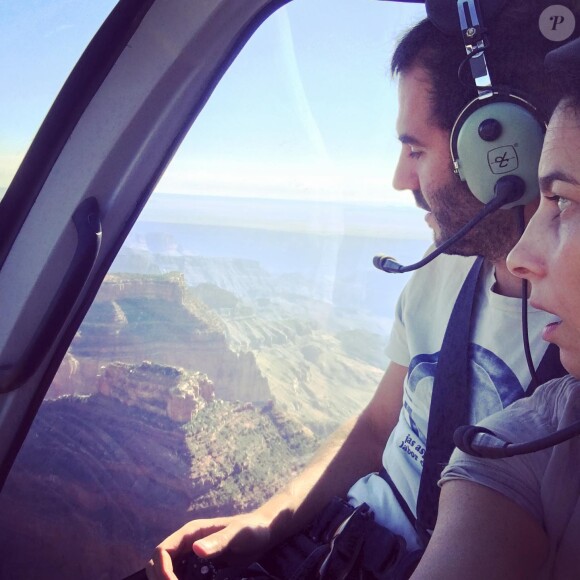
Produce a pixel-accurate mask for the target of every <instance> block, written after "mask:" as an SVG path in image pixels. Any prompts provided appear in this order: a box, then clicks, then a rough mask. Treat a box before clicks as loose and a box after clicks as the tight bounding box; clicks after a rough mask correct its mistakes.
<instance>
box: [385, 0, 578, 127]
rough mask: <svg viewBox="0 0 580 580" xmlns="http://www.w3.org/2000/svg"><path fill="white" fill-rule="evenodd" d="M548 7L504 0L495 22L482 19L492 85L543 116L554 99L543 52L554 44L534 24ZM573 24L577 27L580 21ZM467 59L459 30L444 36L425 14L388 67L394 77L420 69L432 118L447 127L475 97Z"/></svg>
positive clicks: (542, 1)
mask: <svg viewBox="0 0 580 580" xmlns="http://www.w3.org/2000/svg"><path fill="white" fill-rule="evenodd" d="M482 1H483V2H485V0H482ZM559 3H562V4H567V3H568V2H567V1H566V0H563V1H562V2H559ZM546 6H547V3H546V0H508V2H507V3H506V6H505V8H504V9H503V10H502V11H501V12H500V13H499V14H498V15H497V16H496V17H495V18H494V19H493V21H492V22H487V23H484V24H485V25H486V27H487V30H488V38H489V48H488V49H486V52H485V54H486V60H487V66H488V70H489V72H490V76H491V80H492V84H493V86H494V87H495V88H498V89H502V90H507V91H509V92H512V93H518V94H523V95H524V96H525V97H526V98H528V99H529V101H530V102H531V103H532V104H533V105H534V106H535V107H536V108H537V109H538V110H539V111H540V114H541V115H542V116H543V117H544V118H545V120H546V121H547V120H548V118H549V116H550V114H551V113H552V111H553V109H554V107H555V105H556V103H557V99H555V97H554V95H553V91H551V87H550V84H549V82H548V80H547V78H548V76H547V73H546V72H545V69H544V66H543V62H544V57H545V55H546V53H547V52H549V51H550V50H551V49H553V48H555V47H556V45H555V44H554V43H553V42H551V41H550V40H548V39H547V38H545V37H544V36H543V35H542V33H541V32H540V28H539V25H538V20H539V15H540V14H541V12H542V10H543V9H544V8H546ZM575 12H576V13H577V12H578V10H575ZM578 16H580V15H578ZM579 20H580V18H579ZM576 28H580V22H579V23H577V26H576ZM465 60H466V52H465V46H464V44H463V41H462V38H461V31H460V30H458V31H457V34H456V35H453V36H451V35H447V34H444V33H443V32H441V31H440V30H439V29H437V28H436V27H435V26H434V25H433V24H432V23H431V22H430V21H429V20H428V19H425V20H422V21H421V22H419V23H418V24H417V25H415V26H414V27H413V28H412V29H411V30H409V31H408V32H407V33H406V34H405V36H404V37H403V38H402V39H401V41H400V42H399V44H398V46H397V48H396V49H395V52H394V54H393V58H392V60H391V72H392V74H393V75H394V76H395V75H398V74H402V73H403V74H404V73H406V72H408V71H409V70H411V69H412V68H414V67H416V66H420V67H422V68H424V69H425V70H426V71H427V73H428V74H429V76H430V80H431V84H432V91H431V103H432V113H433V117H434V118H433V121H434V123H435V124H436V125H437V126H439V127H441V128H442V129H445V130H447V131H450V130H451V128H452V127H453V123H454V122H455V119H456V118H457V117H458V115H459V113H460V112H461V110H462V109H463V108H464V107H465V105H467V103H469V102H470V101H471V100H473V99H475V98H476V97H477V90H476V88H475V83H474V81H473V78H472V77H471V73H470V70H469V64H468V63H465V66H461V64H462V63H463V62H464V61H465ZM460 72H461V79H460V78H459V73H460Z"/></svg>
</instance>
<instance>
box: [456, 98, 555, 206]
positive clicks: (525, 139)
mask: <svg viewBox="0 0 580 580" xmlns="http://www.w3.org/2000/svg"><path fill="white" fill-rule="evenodd" d="M545 128H546V127H545V124H544V123H543V122H542V121H541V120H540V118H539V115H538V113H537V111H536V110H535V109H534V107H533V106H532V105H530V104H529V103H528V102H527V101H525V100H524V99H521V98H520V97H516V96H513V95H500V94H497V93H494V94H493V95H492V96H488V97H482V98H477V99H475V100H473V101H471V103H469V104H468V105H467V106H466V107H465V108H464V109H463V111H462V112H461V114H460V115H459V117H458V118H457V120H456V121H455V124H454V126H453V129H452V131H451V156H452V158H453V165H454V168H455V172H456V173H457V174H458V175H459V177H460V178H461V179H462V181H465V182H466V183H467V186H468V187H469V189H470V190H471V192H472V193H473V195H475V197H477V199H479V200H480V201H481V202H483V203H488V202H490V201H491V200H492V199H493V198H494V196H495V185H496V183H497V182H498V180H499V179H500V178H501V177H502V176H504V175H514V176H517V177H520V178H521V179H522V180H523V182H524V184H525V191H524V194H523V196H522V197H521V198H520V199H518V200H517V201H515V202H512V203H508V204H506V205H504V206H503V208H502V209H507V208H510V207H513V206H516V205H526V204H528V203H529V202H531V201H533V200H534V199H535V198H537V197H538V196H539V194H540V192H539V188H538V164H539V161H540V154H541V152H542V144H543V141H544V133H545Z"/></svg>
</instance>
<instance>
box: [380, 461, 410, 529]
mask: <svg viewBox="0 0 580 580" xmlns="http://www.w3.org/2000/svg"><path fill="white" fill-rule="evenodd" d="M379 477H381V478H382V479H384V480H385V481H386V482H387V484H388V485H389V487H390V488H391V491H392V492H393V495H394V496H395V499H396V500H397V502H398V504H399V505H400V506H401V509H402V510H403V512H405V515H406V516H407V519H408V520H409V521H410V522H411V525H412V526H413V527H414V528H416V527H417V518H416V517H415V515H414V514H413V511H412V510H411V508H410V507H409V504H408V503H407V502H406V501H405V498H404V497H403V495H402V494H401V492H400V491H399V490H398V489H397V486H396V485H395V482H394V481H393V478H392V477H391V476H390V475H389V473H388V472H387V470H386V469H385V468H384V467H381V470H380V471H379Z"/></svg>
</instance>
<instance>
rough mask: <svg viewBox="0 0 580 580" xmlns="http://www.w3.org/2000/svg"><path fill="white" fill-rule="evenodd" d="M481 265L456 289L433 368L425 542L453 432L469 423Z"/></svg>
mask: <svg viewBox="0 0 580 580" xmlns="http://www.w3.org/2000/svg"><path fill="white" fill-rule="evenodd" d="M482 264H483V258H481V257H478V258H477V259H476V260H475V262H474V264H473V266H472V267H471V270H470V271H469V274H468V275H467V278H466V279H465V282H464V283H463V286H462V287H461V290H460V291H459V295H458V296H457V300H456V301H455V305H454V306H453V310H452V312H451V317H450V318H449V322H448V324H447V329H446V330H445V336H444V338H443V344H442V345H441V352H440V353H439V360H438V362H437V368H436V370H435V377H434V380H433V394H432V396H431V408H430V411H429V425H428V427H427V449H426V450H425V459H424V462H423V473H422V475H421V483H420V484H419V496H418V499H417V532H418V533H419V537H420V538H421V539H422V540H423V541H424V542H425V543H426V542H427V541H428V539H429V537H430V531H431V530H433V528H434V527H435V521H436V520H437V508H438V505H439V493H440V489H439V486H438V485H437V482H438V481H439V478H440V477H441V471H442V469H443V467H444V466H445V465H447V463H448V462H449V458H450V457H451V453H452V451H453V448H454V444H453V433H454V432H455V429H457V427H460V426H461V425H467V424H468V423H469V418H470V413H469V410H470V403H471V389H470V388H469V385H470V382H471V381H470V380H469V379H470V376H469V374H470V365H469V352H468V351H469V338H470V335H471V326H472V311H473V304H474V302H475V294H476V289H477V281H478V280H479V274H480V272H481V266H482Z"/></svg>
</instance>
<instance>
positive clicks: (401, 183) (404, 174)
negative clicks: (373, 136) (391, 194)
mask: <svg viewBox="0 0 580 580" xmlns="http://www.w3.org/2000/svg"><path fill="white" fill-rule="evenodd" d="M412 165H413V164H412V160H411V159H409V157H407V156H406V155H405V152H404V151H401V154H400V155H399V160H398V162H397V167H396V168H395V174H394V175H393V188H394V189H396V190H397V191H403V190H405V189H409V190H411V191H413V190H418V189H420V187H419V180H418V178H417V174H416V173H415V170H414V168H413V167H412Z"/></svg>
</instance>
